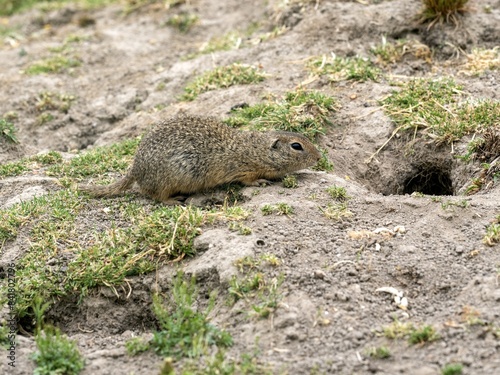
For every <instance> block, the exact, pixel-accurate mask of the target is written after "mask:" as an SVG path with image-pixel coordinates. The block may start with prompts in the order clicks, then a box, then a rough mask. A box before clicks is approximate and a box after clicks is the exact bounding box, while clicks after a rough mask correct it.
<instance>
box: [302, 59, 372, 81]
mask: <svg viewBox="0 0 500 375" xmlns="http://www.w3.org/2000/svg"><path fill="white" fill-rule="evenodd" d="M307 68H308V69H309V71H310V72H311V73H313V74H316V75H320V76H327V77H328V79H329V80H330V81H332V82H338V81H343V80H354V81H361V82H363V81H368V80H371V81H377V80H378V77H379V76H380V70H379V69H378V68H377V67H375V66H374V65H373V64H372V62H371V61H370V60H369V59H365V58H362V57H352V58H351V57H346V58H341V57H336V56H335V57H326V56H323V57H322V58H316V59H313V60H312V61H310V62H309V63H308V64H307Z"/></svg>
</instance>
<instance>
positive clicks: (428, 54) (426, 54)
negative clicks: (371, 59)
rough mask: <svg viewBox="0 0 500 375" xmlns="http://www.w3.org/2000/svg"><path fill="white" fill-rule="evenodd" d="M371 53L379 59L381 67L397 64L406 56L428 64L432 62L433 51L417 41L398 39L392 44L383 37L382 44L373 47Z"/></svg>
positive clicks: (378, 62)
mask: <svg viewBox="0 0 500 375" xmlns="http://www.w3.org/2000/svg"><path fill="white" fill-rule="evenodd" d="M370 52H371V53H372V54H373V55H375V56H376V57H377V61H376V63H377V64H378V65H381V66H387V65H389V64H394V63H397V62H399V61H401V60H402V59H403V57H404V56H405V55H412V56H413V57H414V58H418V59H423V60H425V61H426V62H428V63H430V62H431V61H432V51H431V49H430V48H429V46H427V45H425V44H422V43H421V42H419V41H417V40H406V39H398V40H396V41H395V42H394V43H390V42H388V41H387V39H386V38H385V37H382V43H381V44H379V45H376V46H374V47H372V48H371V51H370Z"/></svg>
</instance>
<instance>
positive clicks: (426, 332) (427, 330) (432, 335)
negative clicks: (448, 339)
mask: <svg viewBox="0 0 500 375" xmlns="http://www.w3.org/2000/svg"><path fill="white" fill-rule="evenodd" d="M438 338H439V336H438V334H437V333H436V330H435V329H434V327H432V326H429V325H426V326H423V327H421V328H417V329H414V330H413V331H412V332H411V333H410V337H409V338H408V342H409V343H410V344H412V345H415V344H423V343H426V342H431V341H434V340H437V339H438Z"/></svg>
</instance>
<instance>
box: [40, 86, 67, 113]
mask: <svg viewBox="0 0 500 375" xmlns="http://www.w3.org/2000/svg"><path fill="white" fill-rule="evenodd" d="M75 99H76V98H75V96H73V95H68V94H60V93H53V92H50V91H42V92H41V93H40V94H38V96H37V98H36V104H35V108H36V110H37V111H38V112H45V111H50V110H55V111H59V112H62V113H68V111H69V109H70V108H71V104H72V103H73V101H74V100H75Z"/></svg>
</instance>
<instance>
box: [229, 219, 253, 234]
mask: <svg viewBox="0 0 500 375" xmlns="http://www.w3.org/2000/svg"><path fill="white" fill-rule="evenodd" d="M229 230H231V231H233V232H238V233H239V234H241V235H242V236H248V235H250V234H252V228H250V227H249V226H246V225H244V224H242V223H239V222H237V221H231V222H230V223H229Z"/></svg>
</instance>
